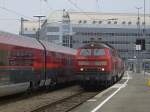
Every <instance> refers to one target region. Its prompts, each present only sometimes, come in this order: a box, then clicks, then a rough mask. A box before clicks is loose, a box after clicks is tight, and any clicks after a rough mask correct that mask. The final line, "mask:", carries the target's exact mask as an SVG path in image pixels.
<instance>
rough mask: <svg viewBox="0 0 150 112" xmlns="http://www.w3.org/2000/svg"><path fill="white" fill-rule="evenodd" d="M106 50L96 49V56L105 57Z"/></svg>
mask: <svg viewBox="0 0 150 112" xmlns="http://www.w3.org/2000/svg"><path fill="white" fill-rule="evenodd" d="M104 55H105V50H104V49H94V56H104Z"/></svg>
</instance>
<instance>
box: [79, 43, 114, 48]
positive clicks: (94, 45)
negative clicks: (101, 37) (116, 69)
mask: <svg viewBox="0 0 150 112" xmlns="http://www.w3.org/2000/svg"><path fill="white" fill-rule="evenodd" d="M80 48H109V49H110V48H111V49H114V47H112V46H111V45H109V44H107V43H104V42H101V43H95V42H94V43H93V42H91V43H89V44H86V45H84V46H82V47H80Z"/></svg>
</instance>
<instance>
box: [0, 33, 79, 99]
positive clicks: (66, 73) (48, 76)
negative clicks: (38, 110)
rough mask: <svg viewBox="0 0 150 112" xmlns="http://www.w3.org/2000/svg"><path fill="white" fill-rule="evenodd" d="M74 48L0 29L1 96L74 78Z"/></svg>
mask: <svg viewBox="0 0 150 112" xmlns="http://www.w3.org/2000/svg"><path fill="white" fill-rule="evenodd" d="M75 54H76V50H74V49H71V48H67V47H63V46H59V45H55V44H52V43H48V42H45V41H39V40H36V39H34V38H27V37H23V36H18V35H13V34H8V33H5V32H0V97H1V96H6V95H11V94H15V93H19V92H23V91H26V90H28V89H33V90H34V89H37V88H40V87H43V86H48V87H49V86H52V85H56V84H57V83H58V84H59V83H65V82H69V81H73V80H75V75H74V73H75V71H74V70H75V69H74V66H73V65H74V59H75Z"/></svg>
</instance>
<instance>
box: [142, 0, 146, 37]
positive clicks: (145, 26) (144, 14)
mask: <svg viewBox="0 0 150 112" xmlns="http://www.w3.org/2000/svg"><path fill="white" fill-rule="evenodd" d="M145 27H146V22H145V0H144V29H143V35H144V36H145Z"/></svg>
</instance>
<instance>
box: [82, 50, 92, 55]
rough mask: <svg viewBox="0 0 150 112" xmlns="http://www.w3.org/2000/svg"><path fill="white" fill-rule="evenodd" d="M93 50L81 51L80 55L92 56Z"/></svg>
mask: <svg viewBox="0 0 150 112" xmlns="http://www.w3.org/2000/svg"><path fill="white" fill-rule="evenodd" d="M91 53H92V52H91V49H81V51H80V55H81V56H91Z"/></svg>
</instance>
